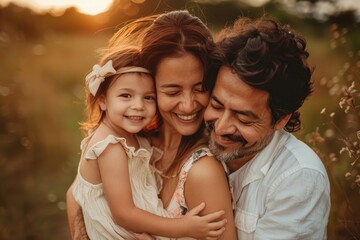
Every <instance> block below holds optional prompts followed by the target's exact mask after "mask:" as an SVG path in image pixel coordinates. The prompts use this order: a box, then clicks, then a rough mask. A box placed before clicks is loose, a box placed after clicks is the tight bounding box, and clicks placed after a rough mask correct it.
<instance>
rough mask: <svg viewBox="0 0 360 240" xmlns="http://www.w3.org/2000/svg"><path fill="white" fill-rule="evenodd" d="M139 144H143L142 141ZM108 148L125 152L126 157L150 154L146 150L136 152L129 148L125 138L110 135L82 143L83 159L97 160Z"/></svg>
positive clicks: (131, 147) (141, 149)
mask: <svg viewBox="0 0 360 240" xmlns="http://www.w3.org/2000/svg"><path fill="white" fill-rule="evenodd" d="M84 140H86V139H84ZM84 140H83V142H84ZM141 142H142V143H143V144H144V140H143V139H142V140H141ZM109 148H111V149H117V150H119V149H120V150H121V151H125V153H126V155H128V157H130V156H134V155H139V154H140V153H142V155H144V154H145V155H149V154H150V152H149V151H148V150H147V149H146V148H140V149H138V150H136V149H135V147H133V146H129V145H128V144H127V142H126V139H125V138H123V137H117V136H114V135H112V134H109V135H107V136H106V137H105V136H102V138H101V137H95V138H93V139H88V141H85V142H84V143H82V149H83V155H84V158H85V159H97V158H98V157H99V156H100V155H101V154H102V153H103V152H104V151H105V149H109Z"/></svg>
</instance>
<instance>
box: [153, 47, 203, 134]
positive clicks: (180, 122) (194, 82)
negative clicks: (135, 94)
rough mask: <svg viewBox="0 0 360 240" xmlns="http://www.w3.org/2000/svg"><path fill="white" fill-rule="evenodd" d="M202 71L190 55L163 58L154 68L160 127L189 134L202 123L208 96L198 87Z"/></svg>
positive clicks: (200, 83) (196, 60) (201, 78)
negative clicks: (160, 119) (162, 123)
mask: <svg viewBox="0 0 360 240" xmlns="http://www.w3.org/2000/svg"><path fill="white" fill-rule="evenodd" d="M203 78H204V69H203V66H202V63H201V61H200V60H199V59H198V58H196V57H194V56H193V55H192V54H189V53H186V54H184V55H181V56H179V57H168V58H164V59H163V60H162V61H161V62H160V64H159V65H158V67H157V72H156V76H155V79H156V81H155V82H156V93H157V103H158V109H159V112H160V115H161V116H162V118H163V120H164V127H165V128H170V129H172V130H174V131H176V132H177V133H180V134H181V135H185V136H187V135H192V134H194V133H195V132H196V131H197V130H198V129H199V127H200V124H201V123H202V121H203V115H204V111H205V108H206V106H207V104H208V102H209V93H208V92H205V91H204V89H203V86H202V82H203Z"/></svg>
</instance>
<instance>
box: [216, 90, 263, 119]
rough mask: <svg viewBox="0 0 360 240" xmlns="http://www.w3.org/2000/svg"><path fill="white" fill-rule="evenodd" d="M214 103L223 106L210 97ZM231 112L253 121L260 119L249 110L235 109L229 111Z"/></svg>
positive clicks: (217, 100)
mask: <svg viewBox="0 0 360 240" xmlns="http://www.w3.org/2000/svg"><path fill="white" fill-rule="evenodd" d="M211 98H212V99H213V100H214V101H215V102H217V103H218V104H219V105H221V106H224V104H223V103H222V102H221V101H220V100H219V99H218V98H217V97H216V96H214V95H212V97H211ZM231 110H232V111H234V112H235V113H236V114H240V115H244V116H247V117H250V118H252V119H254V120H259V119H260V117H259V116H258V115H257V114H256V113H254V112H253V111H250V110H236V109H231Z"/></svg>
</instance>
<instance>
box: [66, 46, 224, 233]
mask: <svg viewBox="0 0 360 240" xmlns="http://www.w3.org/2000/svg"><path fill="white" fill-rule="evenodd" d="M137 59H139V52H138V50H136V49H123V50H120V51H119V50H118V51H117V52H116V53H114V54H111V55H108V56H107V57H105V59H104V60H103V61H102V62H103V63H105V64H104V65H103V66H99V65H95V66H94V67H93V71H92V72H91V73H89V74H88V75H87V76H86V86H87V92H88V93H87V95H88V96H87V110H88V120H87V121H86V122H85V123H84V124H83V126H82V127H83V128H84V130H87V131H88V132H89V134H88V136H87V137H86V138H85V139H84V140H83V141H82V143H81V149H82V155H81V159H80V163H79V168H78V174H77V177H76V179H75V182H74V184H73V191H72V192H73V195H74V197H75V199H76V201H77V202H78V203H79V205H80V206H81V208H82V211H83V215H84V220H85V226H86V230H87V234H88V236H89V237H90V239H136V238H135V235H134V232H139V233H143V232H146V233H149V234H153V235H158V236H166V237H168V238H177V237H193V238H207V237H217V236H219V235H221V234H222V232H223V231H224V224H225V222H226V221H225V220H221V221H215V219H218V218H219V217H221V216H222V214H223V211H218V212H215V213H212V214H208V215H205V216H202V217H200V216H197V214H198V213H199V212H200V211H201V210H202V209H203V208H204V203H202V204H200V205H198V206H197V207H195V208H193V209H192V210H191V211H189V212H188V214H187V215H186V216H185V217H183V218H170V217H171V216H170V215H169V214H168V213H167V212H166V211H165V210H164V209H163V205H162V202H161V201H160V200H159V199H158V189H157V182H156V178H155V174H154V169H153V168H152V167H151V165H150V164H149V161H150V157H151V155H152V154H155V155H156V152H155V151H153V149H152V148H150V144H149V143H148V142H147V140H146V139H145V138H144V137H141V136H140V134H139V135H138V134H136V133H138V132H140V131H141V130H142V129H143V128H144V127H146V126H147V125H148V124H149V123H150V122H151V120H152V119H153V117H154V116H155V113H156V96H155V89H154V80H153V78H152V77H151V75H150V74H149V71H148V70H147V69H145V68H142V67H140V64H139V61H138V60H137ZM157 239H161V237H157Z"/></svg>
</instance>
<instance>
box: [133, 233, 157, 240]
mask: <svg viewBox="0 0 360 240" xmlns="http://www.w3.org/2000/svg"><path fill="white" fill-rule="evenodd" d="M135 237H136V239H137V240H155V238H153V237H152V236H151V235H149V234H147V233H135Z"/></svg>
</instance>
